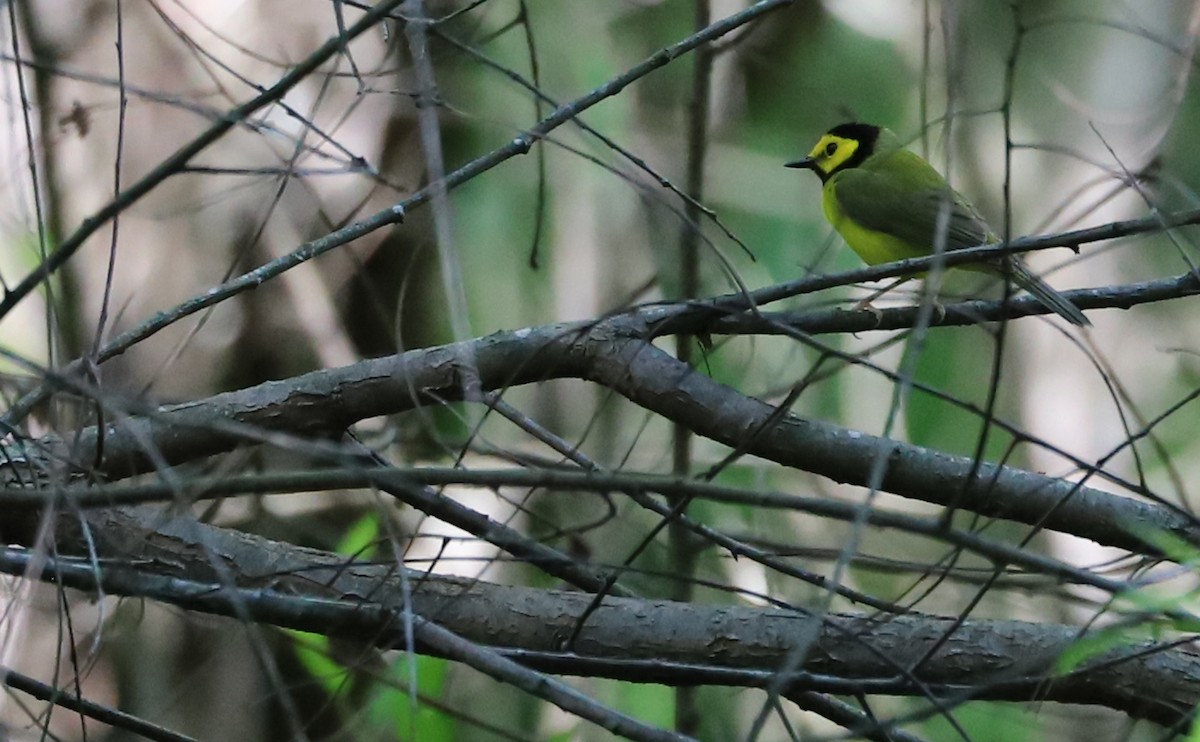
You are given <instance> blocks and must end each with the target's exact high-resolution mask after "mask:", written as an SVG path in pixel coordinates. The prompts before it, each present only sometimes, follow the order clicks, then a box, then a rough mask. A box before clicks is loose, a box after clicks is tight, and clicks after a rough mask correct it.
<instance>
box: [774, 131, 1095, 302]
mask: <svg viewBox="0 0 1200 742" xmlns="http://www.w3.org/2000/svg"><path fill="white" fill-rule="evenodd" d="M787 167H794V168H806V169H808V170H812V171H813V172H814V173H816V174H817V175H818V176H819V177H820V178H821V182H822V183H823V184H824V187H823V188H822V194H821V205H822V207H823V209H824V211H825V218H826V219H828V220H829V223H830V224H832V225H833V228H834V229H835V230H837V232H838V234H840V235H841V236H842V238H843V239H844V240H846V243H847V244H848V245H850V247H851V248H852V249H853V250H854V252H856V253H858V256H859V257H860V258H862V259H863V260H864V261H866V263H867V264H868V265H876V264H878V263H888V262H891V261H893V260H903V259H906V258H918V257H923V256H926V255H932V254H933V252H934V249H935V246H936V245H938V244H939V241H944V244H945V248H944V249H945V250H946V251H947V252H949V251H951V250H961V249H964V248H968V247H979V246H980V245H986V244H989V243H994V242H999V239H998V238H997V237H996V234H995V233H994V232H993V231H992V230H991V229H990V228H989V227H988V225H987V222H985V221H984V219H983V217H982V216H980V215H979V212H978V211H977V210H976V209H975V207H974V206H972V205H971V204H970V202H968V201H967V200H966V199H965V198H963V197H962V196H961V195H960V194H959V193H958V192H957V191H955V190H954V189H953V188H951V187H950V184H949V183H947V182H946V179H945V178H943V177H942V176H941V174H939V173H938V171H937V170H935V169H934V168H933V166H932V165H930V164H929V163H928V162H926V161H925V160H924V159H922V158H921V157H920V155H917V154H915V153H913V152H910V151H908V150H906V149H904V147H903V146H902V145H901V143H900V139H899V138H898V137H897V136H896V135H895V134H893V133H892V132H891V131H890V130H888V129H885V128H882V127H879V126H872V125H871V124H862V123H850V124H842V125H840V126H835V127H834V128H832V129H830V130H829V131H828V132H827V133H826V134H825V135H824V136H822V137H821V138H820V139H819V140H818V141H817V144H816V146H815V147H813V149H812V151H811V152H809V154H808V157H805V158H804V159H802V160H796V161H795V162H789V163H787ZM963 267H965V268H968V269H970V270H976V271H983V272H987V273H992V274H998V275H1002V276H1007V277H1008V278H1009V279H1011V280H1012V282H1013V283H1015V284H1016V285H1017V286H1019V287H1021V288H1022V289H1024V290H1025V291H1028V292H1029V293H1030V294H1032V295H1033V296H1034V297H1035V298H1037V300H1038V301H1040V302H1041V303H1042V304H1044V305H1046V307H1047V308H1049V309H1052V310H1054V312H1055V313H1057V314H1058V315H1059V316H1061V317H1062V318H1063V319H1065V320H1067V321H1068V322H1070V323H1071V324H1073V325H1079V326H1085V325H1090V324H1091V322H1089V321H1088V319H1087V317H1085V316H1084V315H1083V312H1081V311H1080V310H1079V308H1078V307H1076V306H1075V305H1074V304H1072V303H1071V302H1069V301H1067V299H1066V298H1064V297H1063V296H1062V295H1061V294H1059V293H1058V292H1057V291H1055V290H1054V289H1052V288H1051V287H1050V286H1049V285H1048V284H1047V283H1046V282H1045V281H1043V280H1042V279H1040V278H1038V277H1037V276H1035V275H1034V274H1033V273H1030V271H1029V268H1027V267H1026V266H1025V263H1024V261H1022V260H1021V258H1020V257H1019V256H1016V255H1008V256H1004V257H1000V258H992V259H989V260H986V261H982V262H980V263H972V264H970V265H967V266H963Z"/></svg>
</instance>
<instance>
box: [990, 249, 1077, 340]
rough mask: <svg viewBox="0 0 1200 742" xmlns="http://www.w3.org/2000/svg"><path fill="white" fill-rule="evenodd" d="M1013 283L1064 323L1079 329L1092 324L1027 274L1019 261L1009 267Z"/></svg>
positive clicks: (1053, 292) (1046, 284) (1049, 289)
mask: <svg viewBox="0 0 1200 742" xmlns="http://www.w3.org/2000/svg"><path fill="white" fill-rule="evenodd" d="M1009 270H1010V273H1009V275H1010V276H1012V279H1013V283H1015V284H1017V285H1018V286H1020V287H1021V288H1023V289H1025V290H1026V291H1028V292H1029V293H1030V294H1032V295H1033V297H1034V298H1035V299H1037V300H1038V301H1040V302H1041V303H1042V304H1045V305H1046V307H1047V308H1048V309H1052V310H1054V313H1055V314H1057V315H1058V316H1060V317H1062V318H1063V319H1065V320H1066V321H1068V322H1070V323H1071V324H1073V325H1077V326H1079V327H1088V326H1090V325H1091V324H1092V323H1091V322H1090V321H1088V318H1087V317H1085V316H1084V314H1083V312H1081V311H1080V310H1079V307H1077V306H1075V305H1074V304H1072V303H1071V302H1069V301H1067V300H1066V298H1065V297H1064V296H1063V295H1062V294H1060V293H1058V292H1057V291H1055V290H1054V289H1052V288H1051V287H1050V285H1049V284H1048V283H1046V282H1045V281H1043V280H1042V279H1040V278H1038V277H1037V276H1035V275H1033V274H1032V273H1030V272H1029V269H1028V268H1026V267H1025V265H1024V264H1023V263H1022V262H1021V261H1019V260H1013V261H1012V264H1011V265H1010V266H1009Z"/></svg>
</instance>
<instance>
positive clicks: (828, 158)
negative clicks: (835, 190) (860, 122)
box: [806, 132, 862, 182]
mask: <svg viewBox="0 0 1200 742" xmlns="http://www.w3.org/2000/svg"><path fill="white" fill-rule="evenodd" d="M861 145H862V143H861V142H860V141H859V140H858V139H854V138H852V137H844V136H838V135H837V134H834V133H832V132H830V133H828V134H825V135H824V136H822V137H821V138H820V139H819V140H817V144H816V146H815V147H813V148H812V151H811V152H809V153H808V158H807V162H808V164H807V165H806V167H808V168H809V169H810V170H813V171H814V172H816V174H817V175H819V176H820V177H821V180H822V182H823V181H825V180H826V179H828V178H829V176H830V175H833V174H834V173H835V172H837V170H838V169H839V168H841V167H843V166H845V164H846V163H847V162H849V161H850V160H851V159H852V158H853V157H854V154H855V153H856V152H858V149H859V147H860V146H861Z"/></svg>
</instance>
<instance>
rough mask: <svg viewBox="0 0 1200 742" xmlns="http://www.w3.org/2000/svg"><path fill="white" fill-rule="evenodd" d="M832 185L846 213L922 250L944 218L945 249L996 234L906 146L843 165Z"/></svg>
mask: <svg viewBox="0 0 1200 742" xmlns="http://www.w3.org/2000/svg"><path fill="white" fill-rule="evenodd" d="M833 187H834V189H835V193H836V195H837V200H838V205H839V206H840V207H841V209H842V212H843V213H844V214H845V215H846V217H848V218H849V219H851V220H853V221H854V222H855V223H856V224H859V225H861V226H863V227H866V228H867V229H871V230H874V231H876V232H883V233H885V234H889V235H892V236H893V237H896V238H898V239H901V240H904V241H905V242H907V243H909V244H910V245H912V246H913V248H915V249H916V250H919V251H920V252H923V253H928V252H932V251H933V246H934V245H935V244H936V236H937V232H938V229H939V221H943V220H944V224H945V226H944V227H943V229H944V230H945V240H946V243H945V244H946V249H947V250H959V249H962V248H965V247H977V246H979V245H983V244H986V243H988V242H994V241H995V239H996V238H995V236H994V235H993V233H992V231H991V229H989V228H988V225H987V223H986V222H985V221H984V220H983V217H981V216H980V215H979V212H978V211H976V210H975V208H974V207H973V206H971V204H970V203H968V202H967V200H966V199H964V198H963V197H962V196H960V195H959V194H958V193H957V192H955V191H954V189H952V188H951V187H950V186H949V185H948V184H947V183H946V181H945V180H944V179H943V178H942V176H941V175H940V174H938V172H937V171H936V170H934V169H933V167H932V166H931V165H930V164H929V163H927V162H925V160H923V159H921V158H920V157H919V156H917V155H915V154H913V153H912V152H909V151H908V150H897V151H896V152H892V153H889V154H888V155H887V156H886V157H884V158H883V159H882V160H877V161H872V160H868V161H867V162H865V163H863V165H861V166H859V167H856V168H852V169H850V170H845V171H843V172H841V173H839V174H838V177H837V180H836V181H835V182H834V184H833ZM946 210H948V211H947V212H946V216H945V217H942V216H941V215H942V213H943V212H944V211H946Z"/></svg>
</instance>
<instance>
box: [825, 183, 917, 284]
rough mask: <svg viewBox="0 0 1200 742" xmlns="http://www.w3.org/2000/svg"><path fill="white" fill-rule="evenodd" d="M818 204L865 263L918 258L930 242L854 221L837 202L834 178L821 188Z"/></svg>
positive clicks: (874, 263) (872, 263)
mask: <svg viewBox="0 0 1200 742" xmlns="http://www.w3.org/2000/svg"><path fill="white" fill-rule="evenodd" d="M821 207H822V209H824V211H825V218H826V219H828V220H829V223H830V224H832V225H833V228H834V229H836V230H837V233H838V234H840V235H841V236H842V239H844V240H845V241H846V244H847V245H849V246H850V249H851V250H853V251H854V252H856V253H858V257H860V258H862V259H863V262H864V263H866V264H867V265H878V264H879V263H890V262H891V261H893V260H904V259H906V258H919V257H921V256H922V255H928V254H929V253H930V250H929V246H927V245H926V246H923V247H916V246H913V245H912V244H910V243H908V242H905V241H904V240H901V239H900V238H898V237H893V236H892V235H890V234H887V233H886V232H878V231H875V230H873V229H867V228H866V227H863V226H860V225H858V224H856V223H854V222H853V221H852V220H851V219H849V218H847V217H846V214H845V213H844V212H843V211H842V208H841V206H840V205H839V204H838V200H837V194H836V192H835V190H834V181H833V180H830V181H829V182H827V183H826V184H825V187H824V188H823V189H821Z"/></svg>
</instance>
